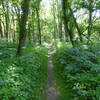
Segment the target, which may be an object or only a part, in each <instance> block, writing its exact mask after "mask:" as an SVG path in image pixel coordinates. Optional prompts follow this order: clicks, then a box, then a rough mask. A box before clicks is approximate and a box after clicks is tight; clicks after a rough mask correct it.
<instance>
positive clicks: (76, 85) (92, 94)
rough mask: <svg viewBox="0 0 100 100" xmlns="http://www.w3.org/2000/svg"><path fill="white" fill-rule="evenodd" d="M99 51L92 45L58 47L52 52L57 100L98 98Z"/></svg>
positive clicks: (99, 92)
mask: <svg viewBox="0 0 100 100" xmlns="http://www.w3.org/2000/svg"><path fill="white" fill-rule="evenodd" d="M96 48H97V47H96ZM99 51H100V49H99V48H98V50H96V49H93V48H92V47H91V48H88V49H87V50H85V49H83V48H60V49H59V50H58V51H56V52H55V53H54V55H53V64H54V66H55V67H54V69H55V73H56V74H55V75H56V80H57V88H58V90H59V91H60V95H59V100H100V53H99Z"/></svg>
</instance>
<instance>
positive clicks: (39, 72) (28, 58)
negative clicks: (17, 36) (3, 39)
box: [0, 44, 47, 100]
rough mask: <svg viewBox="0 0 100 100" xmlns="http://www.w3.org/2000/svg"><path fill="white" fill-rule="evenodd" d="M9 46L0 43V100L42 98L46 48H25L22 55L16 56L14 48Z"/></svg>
mask: <svg viewBox="0 0 100 100" xmlns="http://www.w3.org/2000/svg"><path fill="white" fill-rule="evenodd" d="M9 46H10V47H9ZM9 46H8V48H7V46H5V45H0V53H1V54H2V55H0V100H42V99H43V98H42V97H43V92H44V88H46V87H45V84H46V81H47V80H46V79H47V73H46V70H47V68H46V67H47V49H45V47H38V48H36V49H31V48H30V49H27V48H26V50H25V53H24V55H23V56H21V57H18V58H17V57H14V55H13V49H14V50H15V48H14V47H13V45H12V44H10V45H9ZM30 51H31V52H30ZM44 51H45V52H44ZM14 52H15V51H14Z"/></svg>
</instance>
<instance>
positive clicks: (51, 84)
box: [47, 45, 57, 100]
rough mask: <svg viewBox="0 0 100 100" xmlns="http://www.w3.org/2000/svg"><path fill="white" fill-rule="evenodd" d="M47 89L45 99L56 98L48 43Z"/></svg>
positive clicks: (52, 99)
mask: <svg viewBox="0 0 100 100" xmlns="http://www.w3.org/2000/svg"><path fill="white" fill-rule="evenodd" d="M48 50H49V51H48V84H47V85H48V90H47V100H57V90H56V83H55V74H54V71H53V64H52V56H51V45H48Z"/></svg>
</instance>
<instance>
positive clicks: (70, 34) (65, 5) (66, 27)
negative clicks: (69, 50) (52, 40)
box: [62, 0, 74, 47]
mask: <svg viewBox="0 0 100 100" xmlns="http://www.w3.org/2000/svg"><path fill="white" fill-rule="evenodd" d="M67 8H68V7H67V1H66V0H62V10H63V21H64V28H65V36H66V39H68V35H69V37H70V41H71V44H72V46H73V47H74V41H73V35H72V31H71V30H70V29H69V27H68V17H67V14H66V13H68V11H67V10H68V9H67ZM66 41H67V40H66Z"/></svg>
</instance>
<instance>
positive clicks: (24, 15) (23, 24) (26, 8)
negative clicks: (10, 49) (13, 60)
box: [17, 0, 30, 56]
mask: <svg viewBox="0 0 100 100" xmlns="http://www.w3.org/2000/svg"><path fill="white" fill-rule="evenodd" d="M29 3H30V0H23V2H22V15H21V20H20V33H19V44H18V49H17V56H21V55H22V53H23V47H24V44H25V40H26V33H27V32H26V24H27V20H28V12H29Z"/></svg>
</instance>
